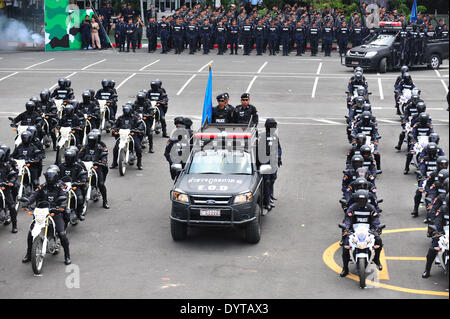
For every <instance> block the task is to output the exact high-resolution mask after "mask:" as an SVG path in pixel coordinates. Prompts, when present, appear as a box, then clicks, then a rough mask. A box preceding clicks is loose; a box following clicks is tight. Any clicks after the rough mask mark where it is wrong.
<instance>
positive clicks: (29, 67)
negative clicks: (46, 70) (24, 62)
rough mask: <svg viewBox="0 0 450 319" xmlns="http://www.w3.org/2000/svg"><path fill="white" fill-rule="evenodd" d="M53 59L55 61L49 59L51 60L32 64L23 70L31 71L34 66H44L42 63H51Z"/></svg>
mask: <svg viewBox="0 0 450 319" xmlns="http://www.w3.org/2000/svg"><path fill="white" fill-rule="evenodd" d="M54 59H55V58H51V59H48V60H46V61H42V62H39V63H36V64H33V65H30V66H28V67H26V68H25V69H24V70H29V69H31V68H32V67H34V66H36V65H40V64H44V63H46V62H50V61H52V60H54Z"/></svg>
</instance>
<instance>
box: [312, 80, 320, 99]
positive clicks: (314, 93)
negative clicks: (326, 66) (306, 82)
mask: <svg viewBox="0 0 450 319" xmlns="http://www.w3.org/2000/svg"><path fill="white" fill-rule="evenodd" d="M318 82H319V77H318V76H316V79H315V80H314V86H313V89H312V94H311V97H312V98H315V97H316V89H317V83H318Z"/></svg>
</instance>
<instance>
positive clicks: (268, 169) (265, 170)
mask: <svg viewBox="0 0 450 319" xmlns="http://www.w3.org/2000/svg"><path fill="white" fill-rule="evenodd" d="M259 173H260V174H261V175H267V174H273V169H272V166H270V165H269V164H264V165H261V167H260V168H259Z"/></svg>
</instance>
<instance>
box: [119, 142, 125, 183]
mask: <svg viewBox="0 0 450 319" xmlns="http://www.w3.org/2000/svg"><path fill="white" fill-rule="evenodd" d="M126 170H127V163H126V150H125V149H124V148H123V149H121V150H120V153H119V173H120V176H125V172H126Z"/></svg>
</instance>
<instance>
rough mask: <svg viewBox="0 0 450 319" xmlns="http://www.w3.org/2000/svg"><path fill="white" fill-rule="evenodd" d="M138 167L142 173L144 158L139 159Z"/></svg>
mask: <svg viewBox="0 0 450 319" xmlns="http://www.w3.org/2000/svg"><path fill="white" fill-rule="evenodd" d="M136 166H137V168H138V170H140V171H142V169H143V166H142V157H138V159H137V164H136Z"/></svg>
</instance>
